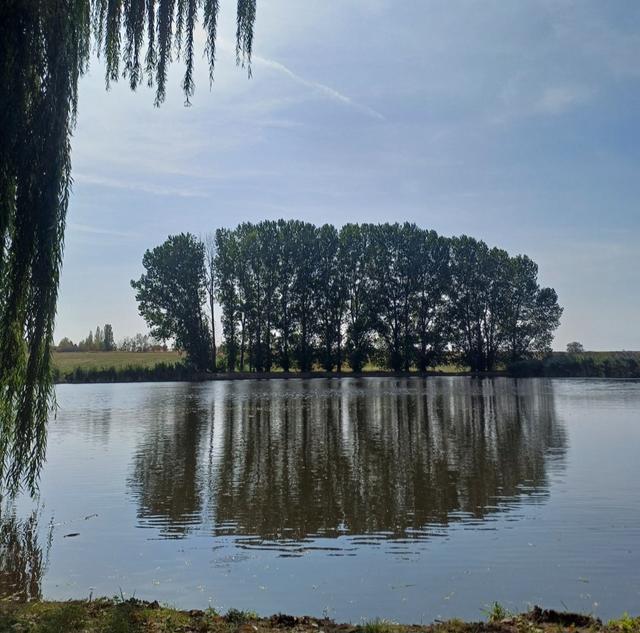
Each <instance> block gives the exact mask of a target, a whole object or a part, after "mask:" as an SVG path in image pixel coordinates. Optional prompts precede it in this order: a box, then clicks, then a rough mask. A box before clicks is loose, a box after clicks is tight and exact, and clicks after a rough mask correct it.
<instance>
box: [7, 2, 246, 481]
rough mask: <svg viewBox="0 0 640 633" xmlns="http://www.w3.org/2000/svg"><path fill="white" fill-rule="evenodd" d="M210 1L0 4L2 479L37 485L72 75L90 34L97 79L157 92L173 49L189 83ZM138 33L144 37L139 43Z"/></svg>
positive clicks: (213, 5) (208, 48) (241, 35)
mask: <svg viewBox="0 0 640 633" xmlns="http://www.w3.org/2000/svg"><path fill="white" fill-rule="evenodd" d="M218 8H219V0H178V2H176V1H175V0H146V1H143V0H135V1H128V2H121V1H120V0H118V1H111V0H29V1H25V0H3V2H1V3H0V85H1V86H2V90H0V297H1V299H0V421H1V422H0V425H1V428H0V484H4V485H5V486H8V487H9V488H10V489H12V490H13V491H15V490H17V489H18V488H19V487H20V485H21V484H22V483H26V484H27V485H28V486H29V487H30V488H31V490H32V491H33V490H35V486H36V482H37V474H38V472H39V468H40V464H41V463H42V459H43V457H44V450H45V445H46V421H47V418H48V415H49V412H50V408H51V405H52V398H53V387H52V381H51V355H50V348H51V345H52V341H53V329H54V317H55V312H56V302H57V296H58V282H59V276H60V267H61V262H62V250H63V242H64V229H65V218H66V210H67V204H68V200H69V193H70V186H71V160H70V138H71V133H72V130H73V127H74V124H75V118H76V112H77V105H78V80H79V78H80V76H81V75H82V74H83V73H84V72H85V71H86V69H87V65H88V61H89V54H90V49H91V38H92V35H93V37H94V38H95V45H96V50H98V51H99V52H100V54H101V55H102V56H103V57H104V60H105V66H106V81H107V84H109V83H110V82H111V81H117V80H118V78H119V77H120V76H123V77H125V78H126V79H127V80H128V82H129V84H130V86H131V88H132V89H135V88H136V87H137V86H138V85H139V84H140V83H141V81H143V78H144V79H146V81H147V83H148V84H150V85H153V84H155V86H156V97H155V101H156V104H160V103H161V102H162V101H163V100H164V98H165V94H166V82H167V76H168V68H169V65H170V62H171V59H172V57H173V58H175V57H181V58H182V59H183V60H184V67H185V70H184V75H183V79H182V82H181V83H182V89H183V91H184V94H185V98H186V101H187V103H188V102H189V100H190V99H191V97H192V96H193V93H194V79H193V77H194V60H195V55H196V53H195V30H196V24H197V22H198V19H199V16H200V17H201V21H202V25H203V27H204V31H205V41H206V43H205V52H206V55H207V58H208V63H209V75H210V78H211V79H212V78H213V69H214V62H215V57H216V54H215V53H216V35H217V23H218ZM255 16H256V0H238V2H237V34H236V58H237V62H238V63H239V64H242V65H243V66H244V65H245V64H246V65H247V66H248V67H249V70H250V62H251V52H252V47H253V25H254V21H255ZM145 42H146V47H145Z"/></svg>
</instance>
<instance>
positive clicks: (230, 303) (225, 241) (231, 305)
mask: <svg viewBox="0 0 640 633" xmlns="http://www.w3.org/2000/svg"><path fill="white" fill-rule="evenodd" d="M237 257H238V244H237V240H236V236H235V232H234V231H231V230H229V229H218V230H217V231H216V257H215V266H214V271H215V283H216V291H217V297H218V301H219V302H220V305H221V308H222V315H221V316H222V318H221V321H222V336H223V337H224V344H225V359H226V369H227V371H229V372H233V371H235V369H236V366H237V363H238V354H239V347H240V346H239V342H238V312H239V300H238V291H237V285H236V261H237Z"/></svg>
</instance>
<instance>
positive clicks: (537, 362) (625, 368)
mask: <svg viewBox="0 0 640 633" xmlns="http://www.w3.org/2000/svg"><path fill="white" fill-rule="evenodd" d="M508 371H509V374H510V375H512V376H516V377H518V376H523V377H524V376H526V377H532V376H546V377H549V378H640V353H638V352H584V353H576V354H572V353H564V352H554V353H553V354H552V355H549V356H547V357H545V358H543V359H536V358H531V359H527V360H520V361H517V362H514V363H511V364H509V366H508Z"/></svg>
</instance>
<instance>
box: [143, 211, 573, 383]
mask: <svg viewBox="0 0 640 633" xmlns="http://www.w3.org/2000/svg"><path fill="white" fill-rule="evenodd" d="M214 250H215V256H214V260H213V270H212V271H209V272H208V273H207V272H206V271H205V266H204V261H205V260H204V244H203V243H202V242H198V241H197V240H196V239H195V238H194V237H193V236H189V235H178V236H172V237H169V239H168V240H167V241H166V242H165V243H164V244H162V245H161V246H159V247H157V248H155V249H154V250H153V251H147V253H146V254H145V256H144V259H143V264H144V267H145V269H146V270H147V272H146V273H145V275H143V276H142V278H141V279H140V281H138V282H133V285H134V288H136V290H137V292H138V294H137V298H138V301H139V309H140V313H141V314H142V315H143V316H144V317H145V318H146V319H147V323H148V324H149V325H151V326H152V327H154V328H155V329H154V330H152V332H153V333H154V334H155V335H156V336H161V337H165V338H168V337H172V338H175V340H176V343H177V345H178V347H181V348H182V349H184V350H185V351H186V352H187V357H188V359H189V361H190V362H191V364H192V365H194V366H196V367H197V368H198V369H200V370H209V369H215V364H214V363H213V358H212V355H211V353H210V347H211V338H210V337H211V332H212V327H211V325H212V322H213V319H212V318H211V315H212V314H213V311H212V309H210V311H209V315H208V316H207V315H206V308H207V307H206V305H205V304H206V303H207V300H208V297H207V296H206V293H205V287H206V286H207V283H209V282H210V280H211V279H213V283H214V290H215V295H216V298H217V300H218V302H219V303H220V306H221V308H222V311H221V312H222V314H221V321H222V330H223V335H224V342H223V346H224V350H225V356H226V358H225V362H226V369H227V370H228V371H235V370H236V369H240V370H246V369H249V370H250V371H256V372H265V371H270V370H271V369H272V368H273V367H274V366H279V367H281V368H282V369H284V370H285V371H289V370H290V369H292V368H293V367H296V368H298V369H299V370H301V371H305V372H308V371H311V370H312V369H313V367H314V366H315V365H320V366H321V367H322V368H323V369H325V370H326V371H332V370H333V369H336V370H338V371H340V370H341V368H342V366H343V364H348V365H349V366H350V367H351V369H353V370H355V371H360V370H361V369H362V368H363V367H364V365H365V364H366V363H367V362H373V363H375V364H376V365H378V366H386V367H388V368H389V369H392V370H394V371H409V370H410V369H413V368H417V369H418V370H419V371H423V372H424V371H426V370H427V368H429V367H434V366H435V365H436V364H438V363H439V362H441V361H443V360H451V361H454V362H457V363H458V364H460V365H466V366H468V367H470V368H471V369H472V370H473V371H492V370H494V369H496V367H497V365H498V364H500V363H511V362H514V361H517V360H521V359H525V358H530V357H533V356H537V355H540V354H544V353H545V352H547V351H548V350H549V349H550V346H551V341H552V338H553V332H554V331H555V330H556V328H557V327H558V324H559V321H560V316H561V314H562V308H561V307H560V306H559V305H558V297H557V295H556V293H555V291H554V290H553V289H552V288H543V287H540V285H539V283H538V267H537V265H536V264H535V262H533V261H532V260H531V259H530V258H529V257H527V256H526V255H518V256H515V257H511V256H510V255H509V254H508V253H507V252H506V251H504V250H502V249H499V248H489V247H488V246H487V245H486V244H485V243H484V242H482V241H479V240H475V239H473V238H471V237H468V236H462V237H456V238H444V237H441V236H439V235H437V234H436V233H435V231H429V230H424V229H421V228H420V227H418V226H416V225H415V224H410V223H404V224H397V223H396V224H360V225H358V224H347V225H345V226H343V227H342V228H341V229H340V230H338V229H336V228H335V227H334V226H331V225H329V224H325V225H323V226H320V227H316V226H314V225H313V224H309V223H306V222H301V221H299V220H289V221H285V220H278V221H264V222H260V223H258V224H252V223H248V222H245V223H243V224H240V225H239V226H238V227H236V228H235V229H233V230H231V229H219V230H218V231H217V232H216V238H215V249H214ZM190 323H191V325H189V324H190ZM189 332H192V334H189Z"/></svg>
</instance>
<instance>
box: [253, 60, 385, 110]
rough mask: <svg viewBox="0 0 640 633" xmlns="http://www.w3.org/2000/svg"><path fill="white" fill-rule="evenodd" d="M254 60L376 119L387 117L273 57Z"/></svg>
mask: <svg viewBox="0 0 640 633" xmlns="http://www.w3.org/2000/svg"><path fill="white" fill-rule="evenodd" d="M253 62H254V63H256V64H259V65H262V66H266V67H268V68H271V69H272V70H275V71H276V72H279V73H281V74H283V75H286V76H287V77H289V78H290V79H292V80H293V81H295V82H296V83H297V84H299V85H301V86H304V87H306V88H309V89H311V90H312V91H314V92H317V93H319V94H321V95H323V96H325V97H327V98H329V99H331V100H332V101H336V102H337V103H342V104H343V105H346V106H348V107H349V108H352V109H354V110H357V111H359V112H362V113H363V114H366V115H368V116H370V117H372V118H374V119H378V120H380V121H383V120H384V119H385V117H384V115H383V114H382V113H380V112H378V111H377V110H374V109H373V108H371V107H369V106H368V105H365V104H362V103H359V102H358V101H355V100H354V99H352V98H351V97H348V96H347V95H344V94H342V93H341V92H338V91H337V90H335V89H334V88H331V86H327V85H325V84H322V83H320V82H317V81H312V80H310V79H305V78H304V77H301V76H300V75H298V74H296V73H294V72H293V71H292V70H291V69H290V68H288V67H287V66H285V65H284V64H281V63H280V62H277V61H275V60H273V59H267V58H266V57H261V56H259V55H254V56H253Z"/></svg>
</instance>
